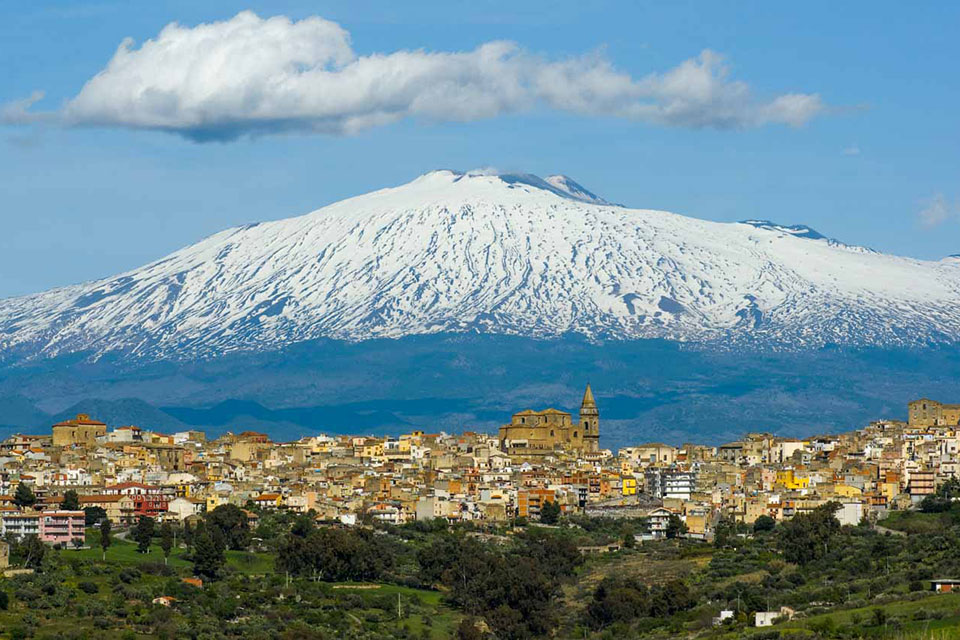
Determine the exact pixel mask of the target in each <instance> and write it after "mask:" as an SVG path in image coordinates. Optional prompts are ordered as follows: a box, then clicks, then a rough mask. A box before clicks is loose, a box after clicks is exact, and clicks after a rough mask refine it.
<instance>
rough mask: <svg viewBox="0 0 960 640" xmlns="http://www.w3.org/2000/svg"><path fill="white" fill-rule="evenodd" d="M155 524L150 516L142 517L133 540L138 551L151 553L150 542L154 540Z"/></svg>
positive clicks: (134, 531)
mask: <svg viewBox="0 0 960 640" xmlns="http://www.w3.org/2000/svg"><path fill="white" fill-rule="evenodd" d="M153 529H154V522H153V518H151V517H149V516H140V519H139V520H137V526H136V527H135V528H134V530H133V539H134V540H136V542H137V551H139V552H140V553H149V552H150V541H151V540H152V539H153Z"/></svg>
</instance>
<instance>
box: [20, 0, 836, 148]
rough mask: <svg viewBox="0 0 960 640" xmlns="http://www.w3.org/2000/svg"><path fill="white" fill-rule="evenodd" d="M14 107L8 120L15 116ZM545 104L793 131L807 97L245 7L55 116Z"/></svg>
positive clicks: (712, 64)
mask: <svg viewBox="0 0 960 640" xmlns="http://www.w3.org/2000/svg"><path fill="white" fill-rule="evenodd" d="M24 105H26V106H29V103H23V104H20V105H18V107H19V108H18V109H17V110H16V114H17V118H16V119H14V118H10V120H19V121H22V120H25V119H27V113H26V111H25V109H24V108H23V107H24ZM538 108H546V109H553V110H558V111H563V112H568V113H574V114H579V115H584V116H604V117H616V118H625V119H630V120H635V121H639V122H645V123H649V124H654V125H661V126H672V127H694V128H698V127H713V128H720V129H736V128H746V127H756V126H761V125H765V124H787V125H791V126H799V125H802V124H804V123H805V122H807V121H808V120H810V119H811V118H813V117H814V116H816V115H818V114H819V113H821V112H822V111H823V110H824V104H823V102H822V100H821V98H820V97H819V96H818V95H816V94H808V93H787V94H783V95H779V96H774V97H772V98H770V99H759V98H757V97H755V96H754V95H753V92H752V90H751V88H750V86H749V85H748V84H746V83H745V82H743V81H739V80H733V79H731V78H730V77H729V68H728V66H727V64H726V63H725V61H724V59H723V57H722V56H720V55H719V54H717V53H715V52H712V51H709V50H705V51H703V52H702V53H700V54H699V55H698V56H696V57H695V58H691V59H689V60H686V61H684V62H682V63H681V64H679V65H678V66H676V67H674V68H672V69H670V70H668V71H666V72H662V73H651V74H649V75H646V76H644V77H641V78H634V77H632V76H631V75H629V74H627V73H625V72H623V71H620V70H618V69H616V68H615V67H614V65H613V64H612V63H611V62H610V60H608V59H607V58H606V57H604V56H603V55H602V54H601V53H598V52H594V53H588V54H585V55H581V56H574V57H570V58H566V59H559V60H552V59H548V58H546V57H543V56H540V55H536V54H533V53H531V52H529V51H526V50H525V49H523V48H522V47H520V46H519V45H517V44H515V43H511V42H504V41H494V42H488V43H485V44H483V45H481V46H479V47H477V48H476V49H473V50H471V51H456V52H437V51H428V50H425V49H418V50H402V51H395V52H392V53H372V54H368V55H361V54H358V53H357V52H356V51H354V49H353V47H352V45H351V41H350V34H349V33H348V32H347V31H346V30H345V29H343V28H342V27H341V26H340V25H338V24H336V23H334V22H331V21H329V20H325V19H323V18H320V17H316V16H314V17H309V18H305V19H303V20H299V21H296V20H291V19H289V18H287V17H285V16H276V17H272V18H266V19H264V18H260V17H259V16H257V15H256V14H254V13H252V12H250V11H244V12H242V13H239V14H237V15H236V16H235V17H233V18H232V19H230V20H226V21H222V22H213V23H208V24H200V25H197V26H195V27H187V26H182V25H179V24H176V23H172V24H169V25H167V26H166V27H164V29H163V30H162V31H161V32H160V33H159V35H157V37H156V38H154V39H151V40H147V41H145V42H143V43H142V44H141V45H140V46H139V47H137V46H136V44H135V43H134V42H133V41H132V40H131V39H129V38H128V39H126V40H124V41H123V42H122V43H121V44H120V46H119V48H118V49H117V51H116V53H115V54H114V56H113V58H112V59H111V60H110V61H109V63H108V64H107V66H106V67H105V68H104V69H103V70H101V71H100V72H99V73H98V74H97V75H96V76H94V77H93V78H91V79H90V80H89V81H88V82H87V83H86V85H85V86H84V87H83V89H82V90H81V91H80V93H79V94H78V95H76V96H75V97H74V98H73V99H71V100H69V101H68V102H67V103H66V104H65V105H64V107H63V108H62V109H61V111H60V112H59V113H58V117H59V118H60V119H61V120H62V121H63V122H65V123H68V124H71V125H95V126H111V127H112V126H118V127H129V128H135V129H152V130H163V131H170V132H174V133H178V134H181V135H184V136H186V137H188V138H191V139H193V140H198V141H205V140H229V139H233V138H236V137H239V136H243V135H258V134H266V133H280V132H293V131H295V132H312V133H324V134H350V133H354V132H358V131H362V130H365V129H370V128H372V127H377V126H382V125H386V124H389V123H392V122H396V121H399V120H403V119H406V118H416V119H419V120H423V121H433V122H444V121H457V122H464V121H473V120H479V119H484V118H492V117H496V116H499V115H503V114H511V113H520V112H527V111H531V110H534V109H538Z"/></svg>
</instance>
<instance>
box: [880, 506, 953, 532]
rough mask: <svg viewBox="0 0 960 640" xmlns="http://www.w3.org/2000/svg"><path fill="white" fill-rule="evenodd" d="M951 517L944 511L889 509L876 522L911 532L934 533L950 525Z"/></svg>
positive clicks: (883, 525)
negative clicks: (886, 514) (926, 511)
mask: <svg viewBox="0 0 960 640" xmlns="http://www.w3.org/2000/svg"><path fill="white" fill-rule="evenodd" d="M951 522H952V518H951V517H950V516H949V515H948V514H945V513H921V512H919V511H891V512H890V513H889V515H888V516H887V517H886V518H884V519H883V520H881V521H880V522H878V523H877V524H879V525H880V526H882V527H886V528H887V529H894V530H896V531H904V532H906V533H912V534H924V533H936V532H938V531H942V530H943V529H944V528H946V527H949V526H950V525H951Z"/></svg>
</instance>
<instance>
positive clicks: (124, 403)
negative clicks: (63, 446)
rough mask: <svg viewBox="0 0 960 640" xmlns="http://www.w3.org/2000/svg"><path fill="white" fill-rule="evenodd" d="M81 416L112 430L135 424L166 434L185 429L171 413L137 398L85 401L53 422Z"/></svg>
mask: <svg viewBox="0 0 960 640" xmlns="http://www.w3.org/2000/svg"><path fill="white" fill-rule="evenodd" d="M78 413H86V414H88V415H90V416H91V417H92V418H94V419H96V420H100V421H101V422H106V423H107V425H108V426H109V427H110V428H116V427H120V426H125V425H131V424H132V425H136V426H138V427H142V428H144V429H151V430H154V431H160V432H166V433H169V432H172V431H180V430H183V429H185V428H186V425H184V424H183V423H182V422H180V421H179V420H177V419H176V418H175V417H173V416H171V415H170V414H169V413H167V412H165V411H162V410H160V409H158V408H156V407H154V406H152V405H150V404H149V403H147V402H144V401H143V400H139V399H137V398H123V399H120V400H97V399H91V400H82V401H80V402H78V403H76V404H75V405H73V406H71V407H70V408H68V409H65V410H64V411H61V412H60V413H58V414H56V415H54V416H52V418H51V420H52V421H53V422H54V423H55V422H60V421H62V420H69V419H70V418H73V417H75V416H76V415H77V414H78ZM51 424H52V423H51Z"/></svg>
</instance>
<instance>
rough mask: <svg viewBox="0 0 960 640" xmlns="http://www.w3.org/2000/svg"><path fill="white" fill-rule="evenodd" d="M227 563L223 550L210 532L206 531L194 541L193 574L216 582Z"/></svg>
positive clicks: (200, 533)
mask: <svg viewBox="0 0 960 640" xmlns="http://www.w3.org/2000/svg"><path fill="white" fill-rule="evenodd" d="M225 562H226V560H225V558H224V555H223V549H221V548H220V547H218V546H217V543H216V542H214V540H213V537H212V536H211V535H210V532H209V531H207V530H206V529H204V530H203V531H201V532H199V533H198V534H197V535H196V536H195V537H194V540H193V573H194V575H198V576H203V577H204V578H209V579H211V580H215V579H217V578H218V577H219V576H220V571H221V570H222V569H223V565H224V563H225Z"/></svg>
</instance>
